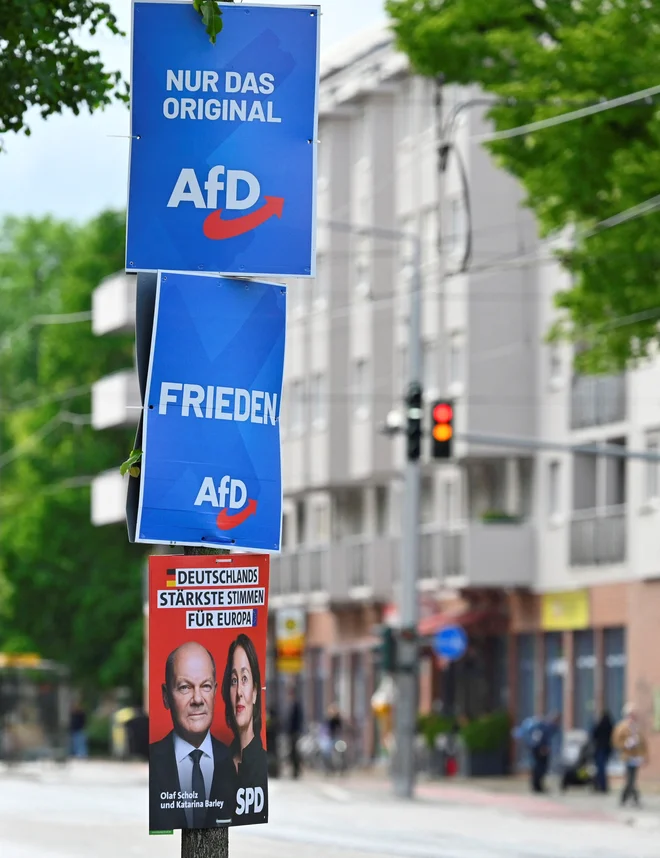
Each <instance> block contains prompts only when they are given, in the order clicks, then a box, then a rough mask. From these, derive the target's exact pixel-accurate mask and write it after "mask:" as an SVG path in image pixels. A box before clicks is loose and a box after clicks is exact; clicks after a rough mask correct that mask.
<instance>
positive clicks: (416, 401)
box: [406, 384, 422, 462]
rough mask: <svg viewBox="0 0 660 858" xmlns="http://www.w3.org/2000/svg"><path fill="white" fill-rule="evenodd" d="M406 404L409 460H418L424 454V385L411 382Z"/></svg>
mask: <svg viewBox="0 0 660 858" xmlns="http://www.w3.org/2000/svg"><path fill="white" fill-rule="evenodd" d="M406 406H407V409H406V413H407V423H406V436H407V441H408V461H409V462H416V461H418V460H419V457H420V456H421V454H422V387H421V385H420V384H411V385H410V387H409V388H408V395H407V396H406Z"/></svg>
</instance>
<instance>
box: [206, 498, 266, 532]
mask: <svg viewBox="0 0 660 858" xmlns="http://www.w3.org/2000/svg"><path fill="white" fill-rule="evenodd" d="M256 511H257V502H256V500H249V501H248V502H247V506H246V507H244V508H243V509H242V510H241V511H240V512H236V513H234V515H228V514H227V510H226V509H221V510H220V512H219V513H218V517H217V519H216V521H215V523H216V524H217V525H218V529H219V530H233V529H234V528H235V527H238V525H239V524H243V522H244V521H245V519H246V518H249V517H250V516H251V515H254V514H255V512H256Z"/></svg>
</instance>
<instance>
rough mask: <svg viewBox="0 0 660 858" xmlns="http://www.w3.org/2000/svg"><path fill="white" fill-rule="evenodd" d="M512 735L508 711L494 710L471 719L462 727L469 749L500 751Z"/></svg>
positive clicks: (462, 734)
mask: <svg viewBox="0 0 660 858" xmlns="http://www.w3.org/2000/svg"><path fill="white" fill-rule="evenodd" d="M510 735H511V722H510V720H509V715H508V713H507V712H493V713H492V714H490V715H482V716H481V717H480V718H475V719H474V721H469V722H468V723H467V724H465V725H464V726H463V727H462V728H461V736H462V738H463V741H464V742H465V746H466V748H467V749H468V750H469V751H499V750H500V749H503V748H506V746H507V744H508V742H509V737H510Z"/></svg>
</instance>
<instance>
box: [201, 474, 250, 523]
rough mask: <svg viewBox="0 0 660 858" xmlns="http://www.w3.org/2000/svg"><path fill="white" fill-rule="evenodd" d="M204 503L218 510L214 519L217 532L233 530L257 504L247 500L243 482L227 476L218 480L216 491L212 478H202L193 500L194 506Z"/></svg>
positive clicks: (246, 517) (247, 516)
mask: <svg viewBox="0 0 660 858" xmlns="http://www.w3.org/2000/svg"><path fill="white" fill-rule="evenodd" d="M205 503H210V504H211V506H213V507H216V508H218V507H219V508H220V512H219V513H218V517H217V519H216V524H217V526H218V529H219V530H233V529H234V528H235V527H238V526H239V524H243V522H244V521H245V520H246V519H248V518H249V517H250V516H251V515H254V514H255V513H256V511H257V502H256V500H248V493H247V487H246V485H245V483H244V482H243V480H233V479H232V478H231V477H230V475H229V474H225V476H224V477H223V478H222V479H221V480H220V485H219V486H218V487H217V489H216V485H215V482H214V480H213V477H204V479H203V480H202V485H201V487H200V489H199V491H198V492H197V497H196V498H195V506H201V505H202V504H205ZM230 510H235V511H234V512H230Z"/></svg>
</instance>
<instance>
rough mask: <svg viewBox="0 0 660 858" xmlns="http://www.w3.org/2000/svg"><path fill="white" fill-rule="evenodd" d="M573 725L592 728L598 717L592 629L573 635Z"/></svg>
mask: <svg viewBox="0 0 660 858" xmlns="http://www.w3.org/2000/svg"><path fill="white" fill-rule="evenodd" d="M573 642H574V643H573V649H574V662H573V727H575V728H576V729H578V730H590V729H591V726H592V724H593V722H594V719H595V717H596V653H595V649H594V633H593V631H591V630H586V631H581V632H575V635H574V637H573Z"/></svg>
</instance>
